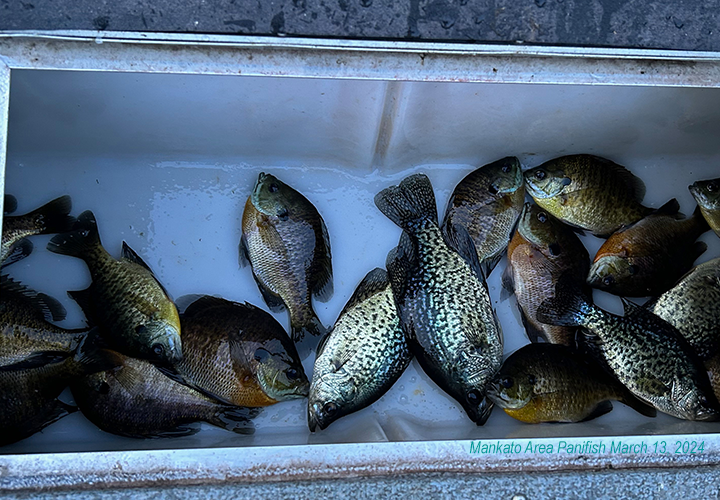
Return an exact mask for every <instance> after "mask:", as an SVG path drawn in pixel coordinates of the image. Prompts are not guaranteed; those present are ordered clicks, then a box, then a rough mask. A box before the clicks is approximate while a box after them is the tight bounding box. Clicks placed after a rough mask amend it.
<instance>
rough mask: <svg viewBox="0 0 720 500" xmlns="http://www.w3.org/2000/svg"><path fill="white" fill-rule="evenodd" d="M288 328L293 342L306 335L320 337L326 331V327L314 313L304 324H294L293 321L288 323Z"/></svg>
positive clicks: (300, 339)
mask: <svg viewBox="0 0 720 500" xmlns="http://www.w3.org/2000/svg"><path fill="white" fill-rule="evenodd" d="M290 330H291V334H290V338H292V340H293V342H295V343H298V342H300V341H302V340H303V339H305V338H306V337H308V336H312V337H322V336H324V335H325V334H326V333H327V328H325V327H324V326H323V324H322V323H321V322H320V320H319V319H318V317H317V316H316V315H315V314H313V315H312V317H311V318H310V320H309V321H307V322H305V323H304V324H295V323H294V322H293V323H292V324H291V325H290Z"/></svg>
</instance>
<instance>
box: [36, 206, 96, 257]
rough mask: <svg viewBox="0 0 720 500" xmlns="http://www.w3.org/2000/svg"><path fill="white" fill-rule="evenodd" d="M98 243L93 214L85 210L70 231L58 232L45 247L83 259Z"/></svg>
mask: <svg viewBox="0 0 720 500" xmlns="http://www.w3.org/2000/svg"><path fill="white" fill-rule="evenodd" d="M100 245H101V243H100V234H99V233H98V228H97V222H96V220H95V215H94V214H93V213H92V212H91V211H90V210H87V211H85V212H83V213H81V214H80V216H79V217H78V218H77V222H75V225H74V226H73V228H72V230H71V231H70V232H68V233H65V234H58V235H57V236H55V237H54V238H53V239H52V240H50V243H48V246H47V249H48V250H50V251H51V252H54V253H59V254H61V255H70V256H72V257H78V258H80V259H85V257H87V256H88V255H90V254H92V252H94V251H95V250H96V249H97V247H99V246H100Z"/></svg>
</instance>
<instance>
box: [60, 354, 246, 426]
mask: <svg viewBox="0 0 720 500" xmlns="http://www.w3.org/2000/svg"><path fill="white" fill-rule="evenodd" d="M115 356H116V357H117V358H118V366H117V367H116V368H113V369H112V370H108V371H103V372H100V373H96V374H93V375H89V376H87V377H84V378H82V379H80V380H78V381H76V382H74V383H73V384H72V386H71V390H72V394H73V397H74V398H75V401H76V403H77V404H78V406H79V407H80V410H81V411H82V412H83V415H85V416H86V417H87V419H88V420H90V421H91V422H92V423H94V424H95V425H97V426H98V427H99V428H100V429H102V430H104V431H106V432H111V433H113V434H119V435H121V436H128V437H133V438H159V437H180V436H187V435H190V434H194V433H196V432H197V431H198V430H200V429H199V428H197V427H192V426H190V425H189V424H192V423H194V422H200V421H203V422H208V423H210V424H212V425H216V426H218V427H222V428H223V429H227V430H230V431H233V432H236V433H239V434H252V433H253V432H254V431H255V427H254V425H253V423H252V422H251V421H250V419H251V418H253V417H254V416H255V415H257V411H256V410H252V409H249V408H241V407H237V406H231V405H227V404H224V403H221V402H219V401H216V400H213V399H211V398H209V397H207V396H205V395H203V394H200V393H199V392H198V391H196V390H194V389H191V388H190V387H187V386H185V385H182V384H179V383H178V382H175V381H173V380H171V379H170V378H169V377H167V376H165V375H164V374H163V373H161V372H160V370H158V368H157V367H156V366H155V365H153V364H152V363H149V362H147V361H144V360H141V359H134V358H128V357H126V356H122V355H121V354H119V353H115Z"/></svg>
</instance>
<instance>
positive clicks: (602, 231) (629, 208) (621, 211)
mask: <svg viewBox="0 0 720 500" xmlns="http://www.w3.org/2000/svg"><path fill="white" fill-rule="evenodd" d="M525 184H526V186H527V191H528V193H529V194H530V196H532V197H533V199H534V200H535V203H537V204H538V205H539V206H540V207H542V208H543V209H545V210H547V211H548V212H550V213H551V214H552V215H554V216H555V217H557V218H558V219H560V220H562V221H563V222H566V223H568V224H570V225H572V226H575V227H579V228H581V229H586V230H588V231H591V232H592V233H593V234H595V235H596V236H608V235H610V234H612V233H614V232H615V231H617V230H618V229H620V228H621V227H622V226H627V225H629V224H632V223H633V222H637V221H639V220H640V219H642V218H643V217H644V216H646V215H648V214H650V213H651V212H652V209H650V208H647V207H644V206H642V205H641V204H640V202H641V201H642V199H643V197H644V196H645V185H644V184H643V183H642V181H641V180H640V179H638V178H637V177H635V176H634V175H633V174H631V173H630V171H628V170H627V169H626V168H625V167H622V166H620V165H618V164H617V163H613V162H612V161H610V160H606V159H605V158H600V157H598V156H592V155H570V156H561V157H560V158H555V159H554V160H550V161H547V162H545V163H543V164H542V165H540V166H539V167H535V168H532V169H530V170H527V171H526V172H525Z"/></svg>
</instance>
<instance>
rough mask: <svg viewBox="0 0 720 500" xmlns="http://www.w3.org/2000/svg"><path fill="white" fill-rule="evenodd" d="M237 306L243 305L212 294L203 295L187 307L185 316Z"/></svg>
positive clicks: (190, 316)
mask: <svg viewBox="0 0 720 500" xmlns="http://www.w3.org/2000/svg"><path fill="white" fill-rule="evenodd" d="M235 307H242V305H241V304H238V303H235V302H231V301H229V300H226V299H223V298H220V297H213V296H212V295H202V296H200V297H199V298H198V299H197V300H195V301H194V302H193V303H192V304H190V305H189V306H187V307H186V308H185V311H184V312H183V317H185V318H192V317H193V316H198V315H200V314H202V313H203V312H205V311H207V310H208V309H217V308H223V309H228V308H235Z"/></svg>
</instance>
